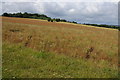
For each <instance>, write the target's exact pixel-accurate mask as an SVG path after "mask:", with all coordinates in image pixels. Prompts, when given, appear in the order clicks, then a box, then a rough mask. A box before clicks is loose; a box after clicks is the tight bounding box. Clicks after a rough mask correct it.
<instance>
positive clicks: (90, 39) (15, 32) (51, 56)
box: [2, 17, 118, 78]
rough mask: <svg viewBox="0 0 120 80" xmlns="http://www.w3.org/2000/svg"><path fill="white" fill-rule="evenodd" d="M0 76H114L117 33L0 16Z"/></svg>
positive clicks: (115, 73)
mask: <svg viewBox="0 0 120 80" xmlns="http://www.w3.org/2000/svg"><path fill="white" fill-rule="evenodd" d="M2 19H3V22H2V24H3V27H2V36H3V37H2V40H3V77H4V78H7V77H10V78H16V77H17V78H20V77H23V78H25V77H31V78H32V77H35V78H44V77H52V78H53V77H57V78H61V77H63V78H100V77H103V78H111V77H117V76H118V67H117V66H118V30H117V29H107V28H96V27H92V26H86V25H81V24H72V23H60V22H58V23H57V22H47V21H44V20H35V19H27V18H26V19H25V18H10V17H2Z"/></svg>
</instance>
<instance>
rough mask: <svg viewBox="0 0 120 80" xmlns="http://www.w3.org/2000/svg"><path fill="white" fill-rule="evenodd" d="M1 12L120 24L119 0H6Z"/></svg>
mask: <svg viewBox="0 0 120 80" xmlns="http://www.w3.org/2000/svg"><path fill="white" fill-rule="evenodd" d="M0 5H1V3H0ZM0 10H1V9H0ZM0 12H1V14H2V13H4V12H8V13H16V12H29V13H39V14H45V15H47V16H49V17H52V18H61V19H66V20H69V21H77V22H78V23H93V24H109V25H117V24H118V0H86V1H85V0H74V1H73V0H69V2H68V1H67V0H56V1H55V0H51V1H48V0H46V1H40V0H17V1H16V0H4V2H2V11H0Z"/></svg>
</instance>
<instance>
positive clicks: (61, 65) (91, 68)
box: [3, 42, 118, 78]
mask: <svg viewBox="0 0 120 80" xmlns="http://www.w3.org/2000/svg"><path fill="white" fill-rule="evenodd" d="M96 64H97V65H96ZM117 71H118V70H117V67H115V66H109V63H108V62H107V61H105V60H103V61H100V62H99V63H94V62H93V61H92V60H85V59H81V58H79V59H77V58H72V57H69V56H65V55H62V54H55V53H47V52H39V51H35V50H33V49H31V48H27V47H24V46H22V45H20V44H17V45H16V44H11V43H7V42H5V43H3V78H26V77H27V78H113V77H117V75H118V73H117Z"/></svg>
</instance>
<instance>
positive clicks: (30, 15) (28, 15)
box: [2, 12, 120, 30]
mask: <svg viewBox="0 0 120 80" xmlns="http://www.w3.org/2000/svg"><path fill="white" fill-rule="evenodd" d="M2 16H6V17H20V18H33V19H43V20H47V21H48V22H68V23H75V24H78V23H77V22H76V21H67V20H65V19H60V18H51V17H48V16H47V15H44V14H38V13H27V12H24V13H21V12H19V13H3V14H2ZM84 24H85V25H91V26H97V27H105V28H114V29H119V30H120V26H114V25H106V24H100V25H98V24H89V23H84Z"/></svg>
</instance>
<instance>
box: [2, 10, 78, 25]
mask: <svg viewBox="0 0 120 80" xmlns="http://www.w3.org/2000/svg"><path fill="white" fill-rule="evenodd" d="M2 16H6V17H20V18H33V19H43V20H48V22H70V23H75V24H77V22H75V21H72V22H71V21H67V20H65V19H60V18H51V17H48V16H47V15H44V14H37V13H35V14H34V13H27V12H24V13H21V12H19V13H3V14H2Z"/></svg>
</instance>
